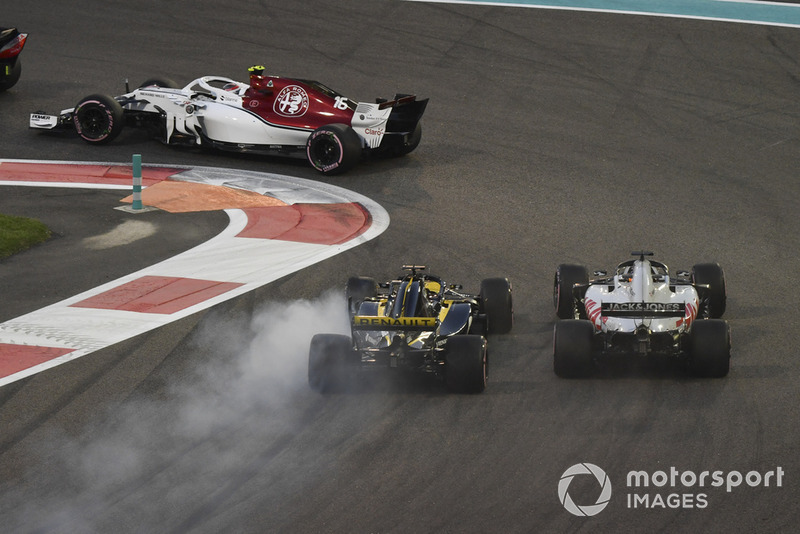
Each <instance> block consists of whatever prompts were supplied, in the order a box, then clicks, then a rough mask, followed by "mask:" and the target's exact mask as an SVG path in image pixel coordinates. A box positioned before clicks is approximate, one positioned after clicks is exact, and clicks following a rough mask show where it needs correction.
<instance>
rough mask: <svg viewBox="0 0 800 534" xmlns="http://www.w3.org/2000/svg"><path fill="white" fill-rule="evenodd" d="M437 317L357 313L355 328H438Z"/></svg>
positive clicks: (422, 329) (382, 329)
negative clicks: (382, 315)
mask: <svg viewBox="0 0 800 534" xmlns="http://www.w3.org/2000/svg"><path fill="white" fill-rule="evenodd" d="M436 324H437V319H436V317H380V316H375V315H355V316H354V317H353V330H375V331H384V330H405V331H409V330H417V331H426V330H436Z"/></svg>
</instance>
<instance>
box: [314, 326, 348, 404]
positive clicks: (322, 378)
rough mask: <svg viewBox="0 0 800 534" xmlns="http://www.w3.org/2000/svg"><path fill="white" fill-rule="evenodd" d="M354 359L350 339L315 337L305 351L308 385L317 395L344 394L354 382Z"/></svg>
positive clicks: (321, 335)
mask: <svg viewBox="0 0 800 534" xmlns="http://www.w3.org/2000/svg"><path fill="white" fill-rule="evenodd" d="M357 357H358V353H356V352H355V351H354V350H353V343H352V341H351V340H350V337H348V336H342V335H339V334H316V335H315V336H314V337H313V338H311V346H310V347H309V350H308V385H309V386H310V387H311V389H313V390H314V391H318V392H320V393H341V392H342V391H346V390H347V389H348V387H349V386H350V385H351V384H352V382H353V379H354V378H355V371H356V363H357V360H356V358H357Z"/></svg>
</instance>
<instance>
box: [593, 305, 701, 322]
mask: <svg viewBox="0 0 800 534" xmlns="http://www.w3.org/2000/svg"><path fill="white" fill-rule="evenodd" d="M600 313H601V315H602V316H603V317H653V318H660V317H684V316H685V315H686V304H684V303H683V302H666V303H665V302H603V303H602V305H601V306H600Z"/></svg>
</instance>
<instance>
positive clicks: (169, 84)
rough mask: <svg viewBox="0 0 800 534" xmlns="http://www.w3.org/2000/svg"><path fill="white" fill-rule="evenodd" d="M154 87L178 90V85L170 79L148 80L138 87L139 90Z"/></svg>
mask: <svg viewBox="0 0 800 534" xmlns="http://www.w3.org/2000/svg"><path fill="white" fill-rule="evenodd" d="M153 85H155V86H156V87H163V88H164V89H179V88H180V85H178V83H177V82H176V81H175V80H173V79H172V78H148V79H147V80H145V81H144V82H142V85H140V86H139V89H142V88H144V87H150V86H153Z"/></svg>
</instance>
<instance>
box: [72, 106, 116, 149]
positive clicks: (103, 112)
mask: <svg viewBox="0 0 800 534" xmlns="http://www.w3.org/2000/svg"><path fill="white" fill-rule="evenodd" d="M123 119H124V116H123V111H122V106H120V104H119V102H117V101H116V100H114V99H113V98H112V97H110V96H108V95H101V94H95V95H89V96H87V97H86V98H84V99H83V100H81V101H80V102H78V105H76V106H75V109H74V110H73V112H72V120H73V122H74V124H75V131H76V132H78V135H79V136H80V137H81V139H83V140H84V141H86V142H87V143H92V144H95V145H104V144H106V143H108V142H109V141H112V140H113V139H114V138H115V137H117V136H118V135H119V133H120V132H121V131H122V128H123V127H124V126H125V124H124V120H123Z"/></svg>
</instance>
